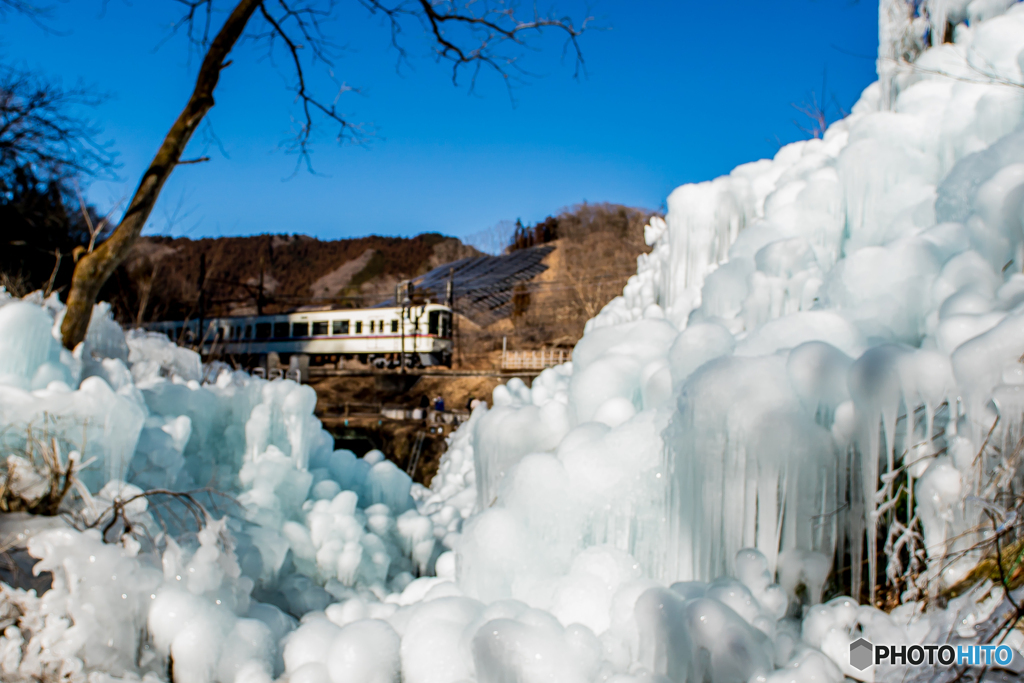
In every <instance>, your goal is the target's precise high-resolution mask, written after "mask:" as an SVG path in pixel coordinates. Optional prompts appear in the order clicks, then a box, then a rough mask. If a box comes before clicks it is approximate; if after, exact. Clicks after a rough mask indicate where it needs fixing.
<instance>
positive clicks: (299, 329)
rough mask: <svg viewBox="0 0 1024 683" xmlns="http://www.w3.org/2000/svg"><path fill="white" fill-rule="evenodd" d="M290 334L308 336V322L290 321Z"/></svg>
mask: <svg viewBox="0 0 1024 683" xmlns="http://www.w3.org/2000/svg"><path fill="white" fill-rule="evenodd" d="M292 336H293V337H308V336H309V323H292Z"/></svg>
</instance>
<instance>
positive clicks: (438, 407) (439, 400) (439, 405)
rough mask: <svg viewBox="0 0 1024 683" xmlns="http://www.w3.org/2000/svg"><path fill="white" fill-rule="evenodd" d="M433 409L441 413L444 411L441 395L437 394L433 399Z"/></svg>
mask: <svg viewBox="0 0 1024 683" xmlns="http://www.w3.org/2000/svg"><path fill="white" fill-rule="evenodd" d="M434 410H436V411H437V412H439V413H443V412H444V397H443V396H438V397H437V398H435V399H434Z"/></svg>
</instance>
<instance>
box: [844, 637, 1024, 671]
mask: <svg viewBox="0 0 1024 683" xmlns="http://www.w3.org/2000/svg"><path fill="white" fill-rule="evenodd" d="M1012 661H1013V649H1012V648H1011V647H1010V646H1009V645H957V646H955V647H954V646H953V645H909V646H908V645H874V644H872V643H871V642H870V641H868V640H865V639H864V638H858V639H857V640H855V641H853V642H852V643H850V666H852V667H853V668H854V669H857V670H858V671H863V670H864V669H866V668H868V667H869V666H871V665H872V664H891V665H893V666H895V665H906V664H909V665H911V666H922V665H925V664H927V665H930V666H934V665H935V664H939V665H941V666H953V665H961V664H966V665H967V666H991V665H993V664H995V665H997V666H1006V665H1007V664H1009V663H1010V662H1012Z"/></svg>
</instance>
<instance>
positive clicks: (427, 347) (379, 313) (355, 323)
mask: <svg viewBox="0 0 1024 683" xmlns="http://www.w3.org/2000/svg"><path fill="white" fill-rule="evenodd" d="M146 328H147V329H149V330H152V331H155V332H163V333H164V334H166V335H167V336H168V337H170V338H171V339H172V340H173V341H175V342H177V343H179V344H182V345H188V346H192V347H193V348H198V349H200V350H201V352H202V353H203V354H205V355H226V356H235V357H245V358H251V359H256V360H258V359H260V358H264V359H265V357H266V355H267V354H269V353H271V352H274V353H277V354H279V355H280V356H282V357H288V356H291V355H293V354H305V355H307V356H309V358H310V360H311V361H312V364H313V365H320V364H325V363H336V362H338V361H339V360H341V359H342V358H346V359H358V360H360V361H362V362H364V363H369V364H371V365H373V366H374V367H376V368H381V369H383V368H387V367H398V366H399V365H400V364H401V363H402V358H403V357H404V359H405V365H406V366H407V367H417V366H428V365H447V366H449V367H450V366H451V359H452V311H451V308H450V307H448V306H444V305H442V304H434V303H427V304H420V305H415V306H407V307H405V308H402V307H398V306H395V307H382V308H359V309H342V310H327V311H299V312H295V313H282V314H278V315H259V316H238V317H228V318H210V319H207V320H204V321H203V323H202V333H200V324H199V322H198V321H197V320H191V321H165V322H154V323H149V324H147V325H146Z"/></svg>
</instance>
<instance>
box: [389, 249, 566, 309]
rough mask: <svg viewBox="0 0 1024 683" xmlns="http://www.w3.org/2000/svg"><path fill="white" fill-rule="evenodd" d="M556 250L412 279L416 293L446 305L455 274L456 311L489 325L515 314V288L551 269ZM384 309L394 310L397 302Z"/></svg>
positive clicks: (475, 261)
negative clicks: (550, 258) (550, 259)
mask: <svg viewBox="0 0 1024 683" xmlns="http://www.w3.org/2000/svg"><path fill="white" fill-rule="evenodd" d="M553 250H554V247H553V246H550V245H546V246H539V247H532V248H530V249H519V250H516V251H513V252H512V253H511V254H502V255H501V256H475V257H470V258H464V259H461V260H459V261H453V262H452V263H446V264H444V265H441V266H438V267H437V268H434V269H433V270H432V271H430V272H429V273H426V274H424V275H421V276H419V277H418V278H414V279H413V285H414V287H415V289H416V292H417V293H418V294H420V295H426V296H429V297H430V298H432V299H433V300H434V301H438V302H441V301H444V296H445V288H446V286H447V283H448V275H449V272H451V273H452V279H453V282H454V290H455V291H454V294H455V310H456V311H458V312H459V313H461V314H462V315H464V316H466V317H468V318H469V319H470V320H472V321H473V322H475V323H477V324H478V325H489V324H491V323H493V322H495V321H497V320H499V319H501V318H504V317H507V316H509V315H510V314H511V313H512V296H513V294H514V293H515V287H516V285H518V284H520V283H526V282H529V281H530V280H532V279H533V278H535V277H537V276H538V275H540V274H541V273H543V272H544V271H545V270H547V269H548V267H547V266H546V265H544V264H543V263H542V261H543V260H544V257H545V256H547V255H548V254H550V253H551V252H552V251H553ZM383 305H384V306H393V305H394V300H393V299H392V300H390V301H387V302H385V303H384V304H383Z"/></svg>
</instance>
